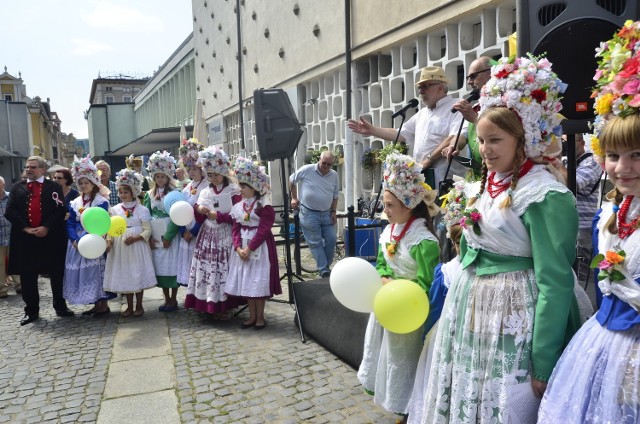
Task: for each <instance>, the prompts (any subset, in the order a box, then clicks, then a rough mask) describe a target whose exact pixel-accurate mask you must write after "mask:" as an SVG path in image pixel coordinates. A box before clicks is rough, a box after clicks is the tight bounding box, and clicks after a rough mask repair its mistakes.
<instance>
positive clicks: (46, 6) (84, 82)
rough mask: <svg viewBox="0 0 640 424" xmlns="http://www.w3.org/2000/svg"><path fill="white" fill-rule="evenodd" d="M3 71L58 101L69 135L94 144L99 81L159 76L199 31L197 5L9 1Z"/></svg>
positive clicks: (2, 33)
mask: <svg viewBox="0 0 640 424" xmlns="http://www.w3.org/2000/svg"><path fill="white" fill-rule="evenodd" d="M2 15H3V19H2V25H0V39H1V40H2V45H1V47H0V72H2V71H3V70H4V67H5V66H6V67H7V71H8V72H9V73H10V74H12V75H14V76H16V77H17V76H18V72H22V79H23V80H24V83H25V84H26V86H27V95H28V96H29V97H31V98H33V97H35V96H40V97H41V98H42V99H43V100H46V98H47V97H49V98H50V99H51V107H52V109H53V110H54V111H56V112H58V115H59V117H60V119H61V120H62V131H64V132H66V133H73V134H74V135H75V136H76V137H77V138H86V137H87V134H88V131H87V121H86V120H85V119H84V115H83V112H84V111H85V110H86V109H88V107H89V94H90V91H91V82H92V80H93V79H94V78H97V77H98V74H100V75H101V76H107V75H117V74H123V75H130V76H136V77H143V76H151V75H152V74H153V71H154V70H156V69H158V67H159V66H160V65H162V64H163V63H164V62H165V60H166V59H168V58H169V56H170V55H171V53H173V52H174V51H175V49H176V48H177V47H178V46H179V45H180V44H181V43H182V42H183V41H184V40H185V38H187V36H188V35H189V34H190V33H191V31H192V24H193V18H192V13H191V0H128V1H127V0H61V1H51V0H20V1H15V0H14V1H3V2H2Z"/></svg>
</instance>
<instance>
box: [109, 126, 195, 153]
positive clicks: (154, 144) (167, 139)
mask: <svg viewBox="0 0 640 424" xmlns="http://www.w3.org/2000/svg"><path fill="white" fill-rule="evenodd" d="M185 128H186V130H187V137H190V136H191V134H192V133H193V126H191V125H190V126H187V127H185ZM179 144H180V127H173V128H156V129H154V130H151V132H149V133H147V134H145V135H143V136H142V137H139V138H137V139H135V140H133V141H132V142H131V143H129V144H126V145H124V146H122V147H120V148H119V149H117V150H114V151H112V152H105V156H129V155H136V156H140V155H149V154H151V153H153V152H155V151H157V150H163V149H169V148H171V147H176V146H178V145H179Z"/></svg>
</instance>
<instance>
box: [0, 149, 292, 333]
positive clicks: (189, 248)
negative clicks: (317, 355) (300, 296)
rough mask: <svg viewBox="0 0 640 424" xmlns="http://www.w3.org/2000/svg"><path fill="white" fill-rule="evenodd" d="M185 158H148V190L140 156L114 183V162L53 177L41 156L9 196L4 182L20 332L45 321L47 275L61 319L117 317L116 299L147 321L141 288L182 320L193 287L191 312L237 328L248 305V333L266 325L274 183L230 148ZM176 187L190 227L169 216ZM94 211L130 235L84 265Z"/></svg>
mask: <svg viewBox="0 0 640 424" xmlns="http://www.w3.org/2000/svg"><path fill="white" fill-rule="evenodd" d="M179 153H180V162H179V167H178V168H177V167H176V166H177V164H178V162H177V161H176V159H175V158H174V157H173V156H171V154H170V153H169V152H166V151H163V152H159V151H158V152H155V153H154V154H152V155H151V156H150V157H149V162H148V166H147V171H148V173H149V179H150V180H151V183H149V182H148V181H147V177H145V176H143V175H142V174H141V173H140V171H141V165H142V160H141V158H135V157H130V158H128V159H127V161H126V163H127V166H128V167H127V168H125V169H122V170H120V171H119V172H117V174H116V176H115V182H114V181H111V180H110V179H109V176H110V172H111V169H110V167H109V165H108V164H107V163H106V162H104V161H98V162H96V163H95V164H94V163H93V162H92V161H91V159H90V158H89V157H85V158H75V160H74V162H73V164H72V166H71V169H60V170H56V171H55V172H54V173H53V175H52V176H51V178H45V175H46V173H47V166H46V162H45V161H44V159H43V158H41V157H38V156H32V157H30V158H28V159H27V161H26V166H25V172H24V180H23V181H21V182H19V183H17V184H15V185H14V187H13V188H12V190H11V193H6V192H5V191H4V189H3V188H4V184H2V187H0V188H2V190H0V194H2V195H3V196H2V197H0V208H2V212H3V214H2V221H1V222H0V230H1V232H0V236H2V235H3V237H2V238H1V239H0V244H2V252H0V253H2V257H3V259H4V258H5V256H7V257H8V258H9V264H8V269H9V271H8V272H9V274H10V275H11V276H12V279H13V286H14V288H15V290H16V292H18V293H22V298H23V300H24V302H25V304H26V306H25V315H24V317H23V318H22V320H21V321H20V324H21V325H26V324H29V323H32V322H34V321H36V320H38V319H39V313H40V306H39V294H38V285H37V282H38V276H39V275H43V274H44V275H48V276H49V278H50V280H51V289H52V293H53V306H54V309H55V311H56V314H57V315H58V316H61V317H71V316H74V315H75V313H74V312H73V311H72V310H71V309H69V308H68V307H67V303H69V304H73V305H92V307H91V308H90V309H87V310H85V311H83V312H82V315H93V316H96V317H98V316H102V315H105V314H108V313H110V312H111V310H110V308H109V303H108V301H109V300H110V299H113V298H115V297H116V296H117V295H123V296H124V297H125V298H126V300H127V307H126V309H124V310H123V311H122V312H121V313H120V316H122V317H131V316H133V317H139V316H141V315H143V314H144V306H143V293H144V290H146V289H149V288H152V287H160V288H162V291H163V294H164V303H163V304H162V305H161V306H160V307H159V310H160V311H162V312H174V311H176V310H177V309H178V300H177V293H178V289H179V287H180V286H184V287H186V290H187V295H186V300H185V307H186V308H192V309H195V310H196V311H199V312H203V313H206V314H209V315H210V316H211V317H212V318H213V319H216V320H229V319H230V318H231V315H230V314H231V312H232V311H233V309H234V308H236V307H238V306H240V305H244V304H248V309H249V318H248V319H247V320H245V321H244V322H243V323H242V328H254V329H256V330H260V329H263V328H265V326H266V325H267V322H266V320H265V316H264V309H265V301H266V299H268V298H270V297H272V296H274V295H278V294H281V293H282V289H281V286H280V279H279V270H278V258H277V253H276V249H275V240H274V237H273V235H272V233H271V227H272V226H273V223H274V220H275V212H274V210H273V207H272V206H271V205H270V186H269V178H268V176H267V175H266V173H265V170H264V168H263V167H261V166H259V165H257V164H256V163H255V162H253V161H251V160H248V159H244V158H242V157H238V158H236V160H235V164H234V167H232V164H231V162H230V160H229V157H228V156H227V154H226V153H225V152H224V151H222V150H221V149H219V148H217V147H208V148H206V149H205V148H204V146H203V145H202V144H201V143H199V142H198V141H197V140H195V139H189V140H183V141H182V143H181V145H180V149H179ZM179 169H182V170H183V172H184V171H185V170H186V172H188V175H189V177H190V178H189V179H188V181H187V182H186V183H185V184H184V187H183V188H182V189H181V190H180V189H177V188H176V185H177V181H179V180H177V179H176V178H175V176H176V171H178V170H179ZM178 173H179V172H178ZM184 181H185V179H183V182H184ZM145 183H146V186H147V187H149V188H148V190H146V191H145V190H144V186H145ZM74 184H75V186H76V187H77V190H76V189H74V188H72V185H74ZM174 191H180V192H181V193H182V197H183V198H184V199H185V200H186V201H187V202H188V203H189V204H190V205H191V206H192V207H193V209H194V219H193V220H192V222H191V223H189V224H188V225H186V226H178V225H176V224H175V223H174V222H173V221H172V220H171V218H170V216H169V212H170V211H169V210H167V208H168V207H170V204H168V203H167V202H165V200H166V198H167V195H169V194H170V193H172V192H174ZM89 208H102V209H104V210H106V211H108V213H109V215H110V216H112V217H115V216H118V217H121V218H122V219H124V220H125V222H126V230H125V231H124V233H123V234H122V235H119V236H116V235H106V236H105V238H106V246H107V247H106V250H105V253H104V254H103V255H100V256H98V257H97V258H89V257H85V256H86V255H84V254H83V253H82V251H81V249H79V244H80V243H81V242H82V238H83V237H85V236H87V234H88V232H87V230H86V228H85V225H84V223H83V213H84V212H85V211H86V210H88V209H89ZM9 246H10V251H9ZM33 252H47V254H46V255H40V254H37V255H33V254H32V253H33ZM2 269H3V271H4V267H2ZM0 281H2V283H3V284H2V285H0V297H6V296H7V294H8V293H7V292H8V284H7V283H8V282H9V277H8V276H7V275H6V274H5V275H0ZM134 297H135V304H134Z"/></svg>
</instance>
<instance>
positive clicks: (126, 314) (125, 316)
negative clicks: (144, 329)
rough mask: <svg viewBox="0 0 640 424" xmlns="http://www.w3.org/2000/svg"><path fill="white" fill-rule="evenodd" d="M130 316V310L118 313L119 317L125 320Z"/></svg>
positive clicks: (131, 312)
mask: <svg viewBox="0 0 640 424" xmlns="http://www.w3.org/2000/svg"><path fill="white" fill-rule="evenodd" d="M131 315H133V311H132V310H131V309H126V310H124V311H122V312H120V316H121V317H122V318H127V317H130V316H131Z"/></svg>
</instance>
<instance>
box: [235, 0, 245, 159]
mask: <svg viewBox="0 0 640 424" xmlns="http://www.w3.org/2000/svg"><path fill="white" fill-rule="evenodd" d="M236 26H237V33H238V35H237V38H238V53H237V54H238V109H239V110H240V149H241V150H245V143H244V113H243V109H244V108H243V106H242V30H241V28H240V0H236ZM245 154H246V153H245Z"/></svg>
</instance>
